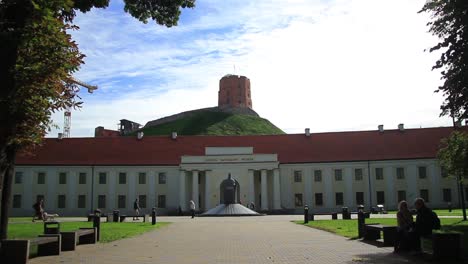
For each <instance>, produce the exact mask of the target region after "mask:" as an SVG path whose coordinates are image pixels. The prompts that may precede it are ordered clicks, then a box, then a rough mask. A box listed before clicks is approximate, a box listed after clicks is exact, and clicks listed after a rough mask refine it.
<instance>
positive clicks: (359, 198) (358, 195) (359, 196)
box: [356, 192, 364, 205]
mask: <svg viewBox="0 0 468 264" xmlns="http://www.w3.org/2000/svg"><path fill="white" fill-rule="evenodd" d="M356 204H358V205H361V204H364V192H356Z"/></svg>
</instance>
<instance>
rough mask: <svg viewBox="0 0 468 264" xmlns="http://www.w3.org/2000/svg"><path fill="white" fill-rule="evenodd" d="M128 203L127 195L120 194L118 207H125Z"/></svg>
mask: <svg viewBox="0 0 468 264" xmlns="http://www.w3.org/2000/svg"><path fill="white" fill-rule="evenodd" d="M126 204H127V197H126V196H125V195H119V196H118V197H117V207H118V208H125V207H127V206H126Z"/></svg>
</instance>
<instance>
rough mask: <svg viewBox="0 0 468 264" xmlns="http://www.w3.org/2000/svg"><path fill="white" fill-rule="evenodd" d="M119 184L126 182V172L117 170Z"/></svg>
mask: <svg viewBox="0 0 468 264" xmlns="http://www.w3.org/2000/svg"><path fill="white" fill-rule="evenodd" d="M119 184H127V173H125V172H119Z"/></svg>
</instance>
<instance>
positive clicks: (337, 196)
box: [335, 192, 343, 205]
mask: <svg viewBox="0 0 468 264" xmlns="http://www.w3.org/2000/svg"><path fill="white" fill-rule="evenodd" d="M335 203H336V205H343V193H342V192H337V193H335Z"/></svg>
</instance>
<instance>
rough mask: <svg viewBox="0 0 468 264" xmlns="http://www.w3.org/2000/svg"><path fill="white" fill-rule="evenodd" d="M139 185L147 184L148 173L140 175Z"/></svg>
mask: <svg viewBox="0 0 468 264" xmlns="http://www.w3.org/2000/svg"><path fill="white" fill-rule="evenodd" d="M138 183H139V184H146V173H145V172H140V173H138Z"/></svg>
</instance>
